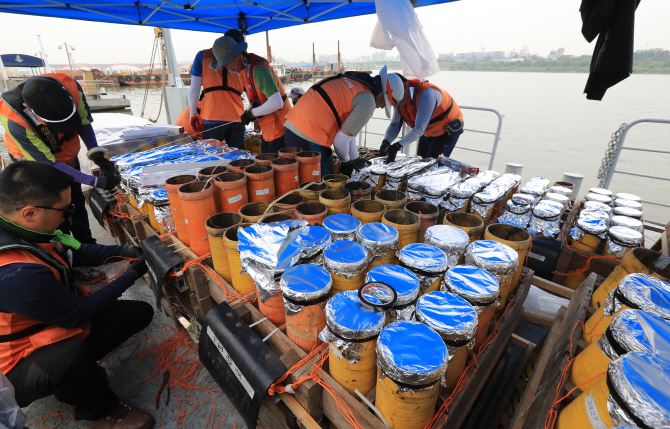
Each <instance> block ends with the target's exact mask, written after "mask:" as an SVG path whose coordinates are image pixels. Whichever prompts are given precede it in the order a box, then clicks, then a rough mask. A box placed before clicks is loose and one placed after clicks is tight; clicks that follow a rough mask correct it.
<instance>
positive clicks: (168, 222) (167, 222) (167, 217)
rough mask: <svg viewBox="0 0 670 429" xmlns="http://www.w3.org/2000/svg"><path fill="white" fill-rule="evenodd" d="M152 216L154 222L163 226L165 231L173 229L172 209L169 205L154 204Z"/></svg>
mask: <svg viewBox="0 0 670 429" xmlns="http://www.w3.org/2000/svg"><path fill="white" fill-rule="evenodd" d="M154 217H155V218H156V222H158V223H159V224H160V225H162V226H163V229H164V230H165V233H166V234H167V233H169V232H172V231H175V230H176V228H175V226H174V219H173V218H172V210H171V208H170V205H169V204H167V205H163V206H154Z"/></svg>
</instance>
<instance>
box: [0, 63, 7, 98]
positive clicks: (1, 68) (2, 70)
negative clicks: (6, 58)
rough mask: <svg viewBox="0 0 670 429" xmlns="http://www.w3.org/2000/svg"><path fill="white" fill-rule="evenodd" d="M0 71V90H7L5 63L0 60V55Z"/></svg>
mask: <svg viewBox="0 0 670 429" xmlns="http://www.w3.org/2000/svg"><path fill="white" fill-rule="evenodd" d="M0 73H2V79H0V80H2V91H3V92H4V91H7V90H9V78H8V77H7V71H6V70H5V64H4V63H3V62H2V57H0Z"/></svg>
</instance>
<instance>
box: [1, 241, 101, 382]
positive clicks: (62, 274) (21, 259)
mask: <svg viewBox="0 0 670 429" xmlns="http://www.w3.org/2000/svg"><path fill="white" fill-rule="evenodd" d="M25 246H26V247H31V246H27V245H25ZM33 246H38V247H39V248H41V249H42V251H43V252H44V253H45V254H47V253H48V257H50V258H52V259H54V260H55V262H52V263H48V262H47V261H46V260H45V259H42V258H41V257H40V256H38V254H37V253H35V252H33V251H30V250H26V249H15V248H14V249H8V250H1V249H0V266H5V265H10V264H16V263H21V264H26V263H27V264H40V265H44V266H46V267H49V268H50V269H51V271H53V273H54V277H56V279H57V280H58V281H60V282H62V283H64V284H66V285H67V286H69V287H70V288H73V290H75V289H74V287H75V286H74V282H72V281H71V280H70V279H66V277H68V275H67V271H69V266H68V264H67V263H66V262H65V261H63V259H62V258H61V257H60V256H59V255H58V253H56V251H55V250H54V248H55V246H56V244H55V243H34V244H33ZM33 248H35V247H33ZM35 250H37V251H39V249H35ZM26 281H27V282H29V281H30V279H26ZM69 283H71V284H69ZM77 290H78V292H79V293H80V294H81V295H87V294H89V293H90V292H89V291H88V290H86V289H81V288H77ZM90 332H91V322H88V323H86V324H85V325H83V326H81V327H78V328H72V329H66V328H60V327H58V326H48V325H45V324H43V323H40V322H38V321H35V320H32V319H28V318H27V317H23V316H20V315H18V314H12V313H2V312H0V337H3V336H6V335H13V336H15V337H16V339H13V340H11V341H5V342H0V372H3V373H5V374H7V373H8V372H9V371H11V370H12V368H14V367H15V366H16V365H17V364H18V363H19V362H20V361H21V359H24V358H25V357H26V356H28V355H30V354H31V353H33V352H34V351H35V350H37V349H39V348H41V347H44V346H48V345H49V344H53V343H56V342H58V341H62V340H65V339H75V340H83V339H85V338H86V337H88V335H89V334H90Z"/></svg>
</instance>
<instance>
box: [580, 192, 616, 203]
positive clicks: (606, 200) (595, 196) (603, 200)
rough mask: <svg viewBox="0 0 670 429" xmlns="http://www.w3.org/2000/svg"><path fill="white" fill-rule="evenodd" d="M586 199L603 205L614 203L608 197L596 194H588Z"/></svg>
mask: <svg viewBox="0 0 670 429" xmlns="http://www.w3.org/2000/svg"><path fill="white" fill-rule="evenodd" d="M584 199H586V201H597V202H599V203H603V204H610V203H611V202H612V199H611V198H610V197H608V196H606V195H602V194H594V193H590V194H586V196H585V197H584Z"/></svg>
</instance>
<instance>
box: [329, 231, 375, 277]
mask: <svg viewBox="0 0 670 429" xmlns="http://www.w3.org/2000/svg"><path fill="white" fill-rule="evenodd" d="M368 261H369V256H368V251H367V249H366V248H365V246H363V245H362V244H360V243H357V242H355V241H349V240H342V241H336V242H334V243H331V244H330V245H329V246H328V247H326V248H325V249H324V252H323V267H324V268H325V269H326V270H328V272H329V273H331V274H333V275H337V276H340V277H343V278H345V279H353V278H354V277H356V276H357V275H359V274H360V273H362V272H363V271H364V270H365V269H366V268H367V266H368Z"/></svg>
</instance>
